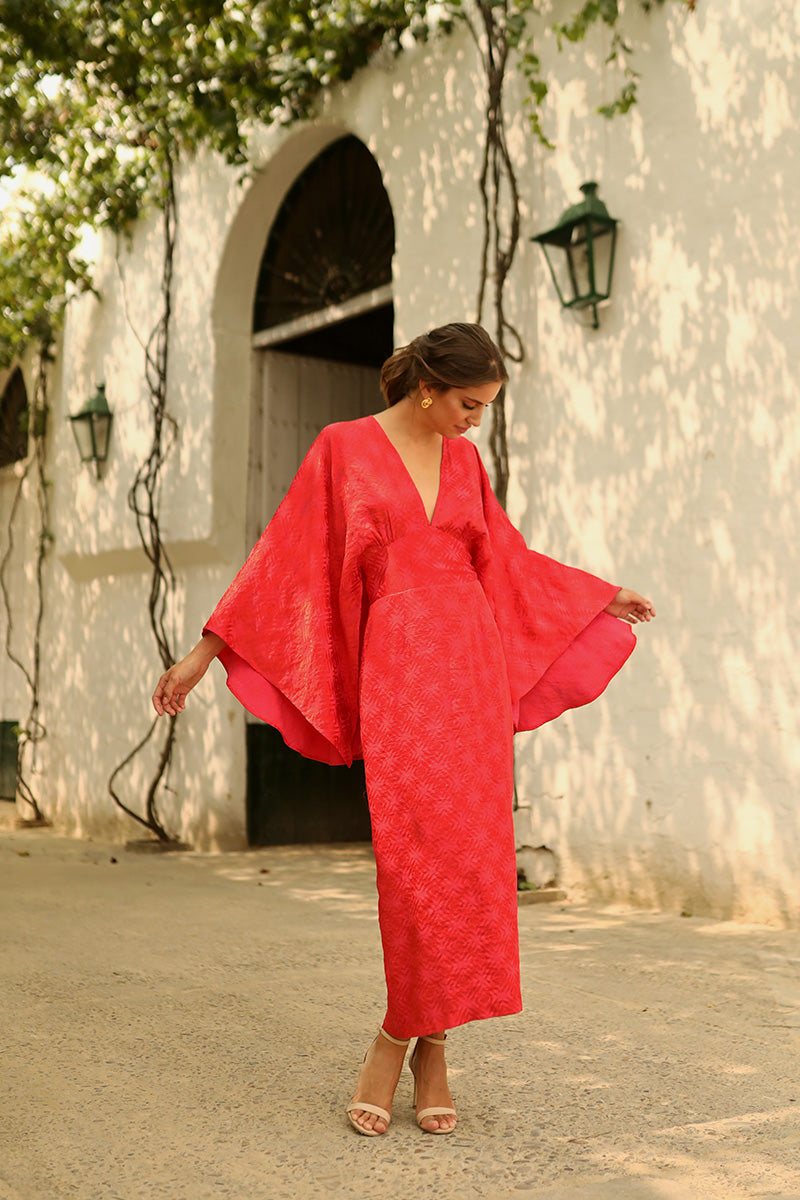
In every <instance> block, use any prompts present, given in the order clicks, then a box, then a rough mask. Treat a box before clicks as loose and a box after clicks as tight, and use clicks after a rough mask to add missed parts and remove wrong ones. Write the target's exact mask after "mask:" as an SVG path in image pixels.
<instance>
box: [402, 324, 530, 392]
mask: <svg viewBox="0 0 800 1200" xmlns="http://www.w3.org/2000/svg"><path fill="white" fill-rule="evenodd" d="M420 380H424V381H425V383H427V384H430V387H431V391H435V392H446V391H447V390H448V388H452V387H468V386H471V385H472V384H476V383H501V384H505V383H507V382H508V372H507V371H506V368H505V363H504V362H503V357H502V355H501V353H500V351H499V350H498V348H497V346H495V344H494V342H493V341H492V339H491V338H490V337H489V334H488V333H487V332H486V330H485V329H484V328H483V327H482V326H481V325H468V324H466V323H465V322H461V321H455V322H453V323H452V324H451V325H441V326H440V327H439V328H438V329H431V331H430V332H429V333H423V334H420V336H419V337H416V338H414V340H413V342H410V343H409V344H408V345H407V346H401V347H400V349H399V350H395V352H394V354H393V355H392V357H391V358H387V360H386V362H385V363H384V364H383V367H382V368H381V391H382V392H383V395H384V399H385V400H386V407H387V408H391V407H392V405H393V404H397V402H398V400H402V399H403V397H404V396H408V395H409V394H410V393H411V392H412V391H413V390H414V388H415V387H417V386H418V385H419V382H420Z"/></svg>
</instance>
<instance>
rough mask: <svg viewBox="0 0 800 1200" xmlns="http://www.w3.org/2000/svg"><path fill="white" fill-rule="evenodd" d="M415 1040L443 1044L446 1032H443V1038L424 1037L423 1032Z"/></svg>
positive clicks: (437, 1044)
mask: <svg viewBox="0 0 800 1200" xmlns="http://www.w3.org/2000/svg"><path fill="white" fill-rule="evenodd" d="M417 1040H418V1041H420V1042H430V1044H431V1045H432V1046H443V1045H444V1044H445V1042H446V1041H447V1034H445V1035H444V1037H443V1038H435V1037H426V1035H425V1034H424V1033H421V1034H420V1035H419V1038H418V1039H417Z"/></svg>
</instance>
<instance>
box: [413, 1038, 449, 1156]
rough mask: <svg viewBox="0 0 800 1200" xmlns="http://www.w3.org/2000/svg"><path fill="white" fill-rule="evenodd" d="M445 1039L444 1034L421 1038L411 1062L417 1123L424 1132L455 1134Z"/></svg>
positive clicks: (418, 1040)
mask: <svg viewBox="0 0 800 1200" xmlns="http://www.w3.org/2000/svg"><path fill="white" fill-rule="evenodd" d="M444 1039H445V1035H444V1033H443V1032H442V1033H434V1034H431V1035H430V1036H429V1037H421V1038H418V1039H417V1044H416V1046H415V1047H414V1052H413V1054H412V1055H411V1061H410V1063H409V1066H410V1067H411V1071H412V1073H413V1075H414V1081H415V1082H414V1104H415V1106H416V1110H417V1124H418V1125H419V1127H420V1129H422V1130H424V1131H425V1133H452V1131H453V1130H454V1129H455V1127H456V1113H455V1109H454V1108H453V1097H452V1096H451V1095H450V1088H449V1087H448V1086H447V1064H446V1063H445V1060H444ZM427 1110H433V1111H432V1112H429V1111H427ZM437 1110H447V1111H437Z"/></svg>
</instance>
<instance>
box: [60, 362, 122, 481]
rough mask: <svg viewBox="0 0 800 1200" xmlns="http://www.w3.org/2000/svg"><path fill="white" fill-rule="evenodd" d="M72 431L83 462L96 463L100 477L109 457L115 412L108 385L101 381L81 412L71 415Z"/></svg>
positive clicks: (96, 472)
mask: <svg viewBox="0 0 800 1200" xmlns="http://www.w3.org/2000/svg"><path fill="white" fill-rule="evenodd" d="M69 419H70V422H71V424H72V432H73V433H74V434H75V442H76V445H77V447H78V453H79V454H80V456H81V462H85V463H94V469H95V474H96V476H97V478H98V479H99V478H100V466H101V464H102V463H104V462H105V461H106V458H107V457H108V441H109V438H110V436H111V422H112V420H113V419H114V414H113V413H112V412H111V410H110V409H109V407H108V400H107V399H106V385H105V384H104V383H99V384H98V385H97V391H96V392H95V394H94V395H93V396H92V398H91V399H90V400H87V401H86V403H85V404H84V406H83V408H82V409H81V410H80V412H77V413H75V415H74V416H72V417H70V418H69Z"/></svg>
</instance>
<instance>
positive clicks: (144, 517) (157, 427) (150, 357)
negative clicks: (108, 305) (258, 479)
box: [108, 150, 177, 842]
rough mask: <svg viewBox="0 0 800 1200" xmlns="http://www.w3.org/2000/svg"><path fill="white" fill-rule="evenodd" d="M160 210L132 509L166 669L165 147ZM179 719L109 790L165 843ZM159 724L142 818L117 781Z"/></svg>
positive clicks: (169, 165) (169, 433)
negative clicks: (145, 438) (146, 427)
mask: <svg viewBox="0 0 800 1200" xmlns="http://www.w3.org/2000/svg"><path fill="white" fill-rule="evenodd" d="M161 212H162V230H163V240H164V255H163V262H162V272H161V286H160V294H161V316H160V318H159V320H158V322H157V324H156V326H155V328H154V329H153V331H152V333H151V335H150V338H149V340H148V342H147V345H146V346H145V381H146V384H147V391H148V398H149V404H150V417H151V422H152V438H151V443H150V450H149V452H148V454H147V457H146V458H145V459H144V460H143V462H142V463H141V465H140V467H139V469H138V471H137V472H136V475H135V477H134V480H133V483H132V485H131V487H130V490H129V492H128V507H129V508H130V509H131V511H132V512H133V514H134V517H135V519H136V529H137V532H138V534H139V540H140V542H141V545H142V549H143V550H144V552H145V555H146V556H147V560H148V562H149V563H150V567H151V574H150V592H149V597H148V606H147V607H148V616H149V621H150V628H151V630H152V632H153V636H154V638H155V641H156V645H157V647H158V653H159V656H160V658H161V662H162V665H163V668H164V670H167V669H168V668H169V667H171V666H172V664H173V662H174V661H175V658H174V653H173V648H172V645H171V642H170V638H169V635H168V632H167V608H168V603H169V599H170V596H171V595H172V593H173V592H174V590H175V576H174V573H173V570H172V565H171V563H170V561H169V556H168V554H167V551H166V548H165V546H164V543H163V541H162V537H161V523H160V513H159V493H160V485H161V477H162V474H163V469H164V465H165V463H166V460H167V456H168V454H169V451H170V448H171V446H172V444H173V441H174V435H175V433H176V428H175V423H174V421H173V419H172V418H171V417H170V415H169V413H168V412H167V377H168V365H169V337H170V326H171V319H172V277H173V270H174V257H175V242H176V238H177V206H176V201H175V172H174V164H173V161H172V158H171V155H170V154H169V152H168V151H167V150H165V151H164V200H163V207H162V210H161ZM176 719H177V718H175V717H168V718H167V721H166V723H165V724H164V723H161V724H159V721H158V718H155V719H154V720H153V721H152V723H151V725H150V728H149V730H148V732H147V733H146V734H145V736H144V737H143V738H142V739H141V741H140V742H138V743H137V745H136V746H134V748H133V749H132V750H131V751H130V753H129V754H127V755H126V756H125V758H124V759H123V760H122V762H120V763H119V764H118V765H117V766H116V767H115V768H114V770H113V772H112V773H111V776H110V777H109V780H108V790H109V793H110V795H111V797H112V799H113V800H114V802H115V803H116V804H117V805H119V807H120V808H121V809H122V810H123V811H124V812H126V813H127V814H128V816H130V817H133V819H134V820H135V821H137V822H139V824H140V825H143V826H144V827H145V828H146V829H149V830H150V831H151V833H154V834H155V835H156V837H157V839H158V840H159V841H161V842H174V841H176V839H175V838H174V837H173V836H171V835H170V834H169V833H168V832H167V830H166V828H165V827H164V824H163V821H162V819H161V816H160V814H159V811H158V793H159V788H160V787H161V784H162V781H163V780H164V778H165V776H166V775H167V773H168V770H169V766H170V763H171V761H172V753H173V749H174V746H175V732H176V725H175V723H176ZM157 728H159V729H165V734H164V737H163V739H162V743H161V749H160V751H159V754H158V758H157V762H156V768H155V771H154V773H153V776H152V778H151V779H150V782H149V784H148V786H147V794H146V797H145V815H144V816H141V815H140V814H139V813H137V812H136V811H135V810H134V809H133V808H131V807H130V805H127V804H125V803H124V802H123V801H122V799H121V798H120V796H119V794H118V792H117V790H116V781H117V778H118V777H119V775H120V774H121V772H122V771H123V770H124V769H125V768H126V767H127V766H128V765H129V764H130V763H131V762H132V760H133V759H134V758H135V757H136V756H137V755H138V754H139V753H140V752H141V751H142V750H143V749H144V747H145V746H146V745H147V744H148V743H149V742H150V740H151V738H152V736H153V734H154V733H155V732H156V729H157Z"/></svg>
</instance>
